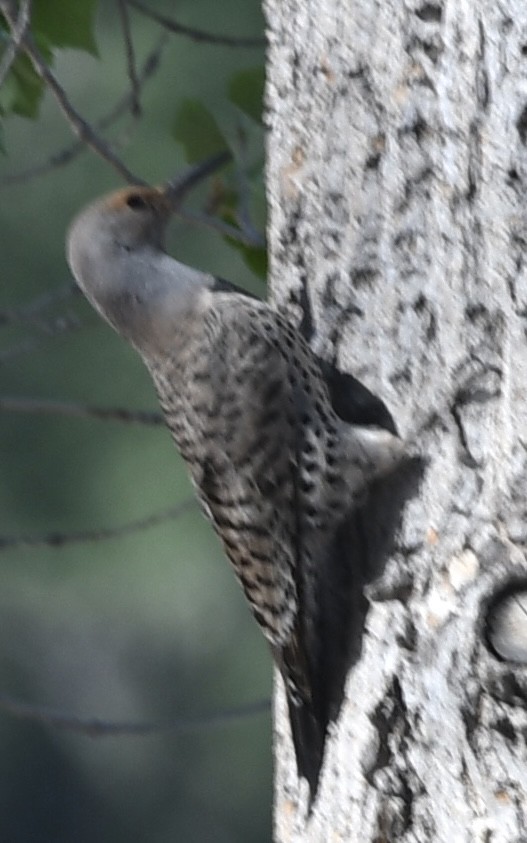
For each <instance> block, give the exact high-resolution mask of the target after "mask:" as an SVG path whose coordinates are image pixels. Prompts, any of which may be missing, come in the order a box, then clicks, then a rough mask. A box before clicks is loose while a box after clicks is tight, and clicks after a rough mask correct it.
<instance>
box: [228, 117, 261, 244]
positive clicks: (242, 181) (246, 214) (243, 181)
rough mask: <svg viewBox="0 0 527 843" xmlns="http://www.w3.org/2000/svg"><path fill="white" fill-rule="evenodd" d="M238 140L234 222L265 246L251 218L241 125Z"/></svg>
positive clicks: (243, 135)
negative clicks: (237, 206)
mask: <svg viewBox="0 0 527 843" xmlns="http://www.w3.org/2000/svg"><path fill="white" fill-rule="evenodd" d="M238 140H239V146H238V150H237V152H238V154H237V156H236V158H235V168H236V176H237V182H238V192H239V195H240V210H239V211H238V213H237V215H236V222H237V223H238V225H239V226H240V228H241V229H242V231H244V232H245V234H247V235H248V236H249V237H250V238H252V239H253V240H254V242H255V244H256V245H258V244H259V243H260V244H261V245H262V247H265V241H264V239H263V237H262V235H261V234H260V232H259V231H258V230H257V229H256V227H255V226H254V225H253V222H252V218H251V200H250V189H249V179H248V177H247V136H246V134H245V131H244V129H243V128H242V126H239V127H238ZM262 241H263V242H262Z"/></svg>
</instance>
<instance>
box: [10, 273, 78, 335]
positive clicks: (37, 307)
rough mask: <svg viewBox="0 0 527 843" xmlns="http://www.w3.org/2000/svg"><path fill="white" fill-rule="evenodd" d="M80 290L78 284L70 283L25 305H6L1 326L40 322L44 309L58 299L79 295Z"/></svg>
mask: <svg viewBox="0 0 527 843" xmlns="http://www.w3.org/2000/svg"><path fill="white" fill-rule="evenodd" d="M79 292H80V290H79V288H78V287H77V285H76V284H73V283H69V284H65V285H64V286H62V287H59V288H58V289H56V290H50V291H48V292H46V293H43V294H42V295H41V296H36V297H35V298H34V299H32V300H31V301H30V302H29V304H26V305H24V306H23V307H6V308H3V309H2V310H0V327H3V326H4V325H15V324H20V323H30V324H39V323H40V320H41V314H42V311H44V310H45V309H46V308H47V307H49V306H50V305H54V304H55V303H56V302H58V301H62V300H63V299H66V298H71V297H72V296H74V295H77V293H79Z"/></svg>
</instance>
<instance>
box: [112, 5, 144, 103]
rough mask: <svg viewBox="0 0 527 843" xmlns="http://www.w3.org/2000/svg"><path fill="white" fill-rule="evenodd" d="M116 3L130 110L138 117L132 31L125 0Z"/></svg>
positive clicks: (137, 91) (137, 93) (137, 92)
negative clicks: (123, 51) (129, 94)
mask: <svg viewBox="0 0 527 843" xmlns="http://www.w3.org/2000/svg"><path fill="white" fill-rule="evenodd" d="M116 3H117V10H118V12H119V16H120V18H121V28H122V30H123V40H124V48H125V52H126V65H127V69H128V78H129V80H130V93H131V111H132V114H133V115H134V117H139V115H140V114H141V103H140V102H139V93H140V84H139V78H138V75H137V64H136V58H135V50H134V44H133V41H132V31H131V29H130V18H129V16H128V7H127V4H126V0H116Z"/></svg>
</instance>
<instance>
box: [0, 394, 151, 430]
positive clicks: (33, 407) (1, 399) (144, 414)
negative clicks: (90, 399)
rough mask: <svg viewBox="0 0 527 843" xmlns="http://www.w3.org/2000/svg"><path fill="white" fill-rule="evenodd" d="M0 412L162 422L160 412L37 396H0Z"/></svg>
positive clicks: (125, 421) (129, 422)
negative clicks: (92, 404) (52, 399)
mask: <svg viewBox="0 0 527 843" xmlns="http://www.w3.org/2000/svg"><path fill="white" fill-rule="evenodd" d="M0 412H8V413H31V414H36V415H59V416H69V417H72V418H91V419H99V420H100V421H118V422H124V423H126V424H142V425H151V426H159V425H162V424H163V416H162V415H161V413H155V412H148V411H147V410H126V409H123V408H119V407H91V406H89V405H84V404H73V403H69V402H66V401H47V400H45V399H39V398H20V397H11V396H5V395H4V396H0Z"/></svg>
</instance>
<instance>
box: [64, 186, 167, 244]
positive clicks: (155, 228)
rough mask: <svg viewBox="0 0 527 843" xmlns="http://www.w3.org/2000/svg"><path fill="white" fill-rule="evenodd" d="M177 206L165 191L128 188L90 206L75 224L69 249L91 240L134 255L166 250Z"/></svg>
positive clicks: (71, 230)
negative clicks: (168, 230) (171, 222)
mask: <svg viewBox="0 0 527 843" xmlns="http://www.w3.org/2000/svg"><path fill="white" fill-rule="evenodd" d="M172 211H173V205H172V203H171V201H170V199H169V197H168V196H167V193H166V191H165V190H163V189H162V188H156V187H127V188H124V189H122V190H116V191H115V192H114V193H110V194H109V195H108V196H105V197H103V198H102V199H98V200H97V201H96V202H93V203H92V204H91V205H88V207H87V208H85V209H84V210H83V211H81V213H80V214H79V215H78V216H77V217H76V218H75V220H74V221H73V223H72V225H71V227H70V230H69V234H68V246H69V247H70V248H72V247H73V248H74V247H75V245H76V241H80V242H83V241H85V240H86V238H89V239H90V241H91V242H92V244H94V245H95V246H97V244H100V246H101V247H102V246H103V244H108V245H112V244H113V245H115V247H117V248H120V249H123V250H124V251H127V252H130V251H135V250H141V249H143V248H145V247H146V248H148V247H151V248H153V249H162V248H163V241H164V234H165V229H166V225H167V222H168V220H169V218H170V215H171V213H172Z"/></svg>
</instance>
